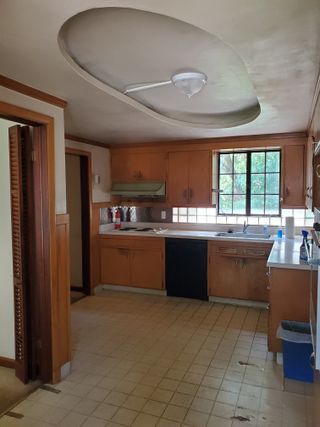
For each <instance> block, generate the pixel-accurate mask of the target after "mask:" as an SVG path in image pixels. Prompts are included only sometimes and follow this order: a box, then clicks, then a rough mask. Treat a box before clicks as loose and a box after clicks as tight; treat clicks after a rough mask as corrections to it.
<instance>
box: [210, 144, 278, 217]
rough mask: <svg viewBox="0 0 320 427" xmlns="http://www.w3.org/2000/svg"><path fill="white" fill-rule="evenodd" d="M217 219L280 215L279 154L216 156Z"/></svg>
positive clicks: (266, 152) (248, 153)
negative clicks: (222, 216) (221, 216)
mask: <svg viewBox="0 0 320 427" xmlns="http://www.w3.org/2000/svg"><path fill="white" fill-rule="evenodd" d="M218 190H219V197H218V214H219V215H246V216H248V215H256V216H260V215H263V216H265V215H267V216H279V215H280V150H267V151H238V152H222V153H219V155H218Z"/></svg>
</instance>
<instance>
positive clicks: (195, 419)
mask: <svg viewBox="0 0 320 427" xmlns="http://www.w3.org/2000/svg"><path fill="white" fill-rule="evenodd" d="M208 419H209V415H208V414H205V413H203V412H199V411H194V410H193V409H190V410H189V411H188V412H187V415H186V418H185V420H184V423H185V424H187V425H189V426H192V427H205V426H206V425H207V422H208Z"/></svg>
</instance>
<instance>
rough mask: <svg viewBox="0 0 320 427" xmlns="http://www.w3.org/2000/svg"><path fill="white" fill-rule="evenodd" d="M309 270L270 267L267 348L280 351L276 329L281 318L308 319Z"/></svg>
mask: <svg viewBox="0 0 320 427" xmlns="http://www.w3.org/2000/svg"><path fill="white" fill-rule="evenodd" d="M310 274H311V273H310V271H307V270H293V269H284V268H271V273H270V311H269V327H268V349H269V351H272V352H281V351H282V345H281V341H280V340H279V339H277V329H278V327H279V325H280V323H281V320H297V321H301V322H308V321H309V307H310V295H309V284H310Z"/></svg>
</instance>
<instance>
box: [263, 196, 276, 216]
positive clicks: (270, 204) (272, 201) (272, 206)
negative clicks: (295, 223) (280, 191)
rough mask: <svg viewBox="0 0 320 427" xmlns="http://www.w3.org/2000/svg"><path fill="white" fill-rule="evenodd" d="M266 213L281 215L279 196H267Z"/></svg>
mask: <svg viewBox="0 0 320 427" xmlns="http://www.w3.org/2000/svg"><path fill="white" fill-rule="evenodd" d="M266 215H279V196H266Z"/></svg>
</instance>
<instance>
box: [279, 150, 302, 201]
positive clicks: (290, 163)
mask: <svg viewBox="0 0 320 427" xmlns="http://www.w3.org/2000/svg"><path fill="white" fill-rule="evenodd" d="M305 164H306V146H305V144H301V145H286V146H284V147H283V149H282V207H283V208H302V209H304V208H305V205H306V185H305Z"/></svg>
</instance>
